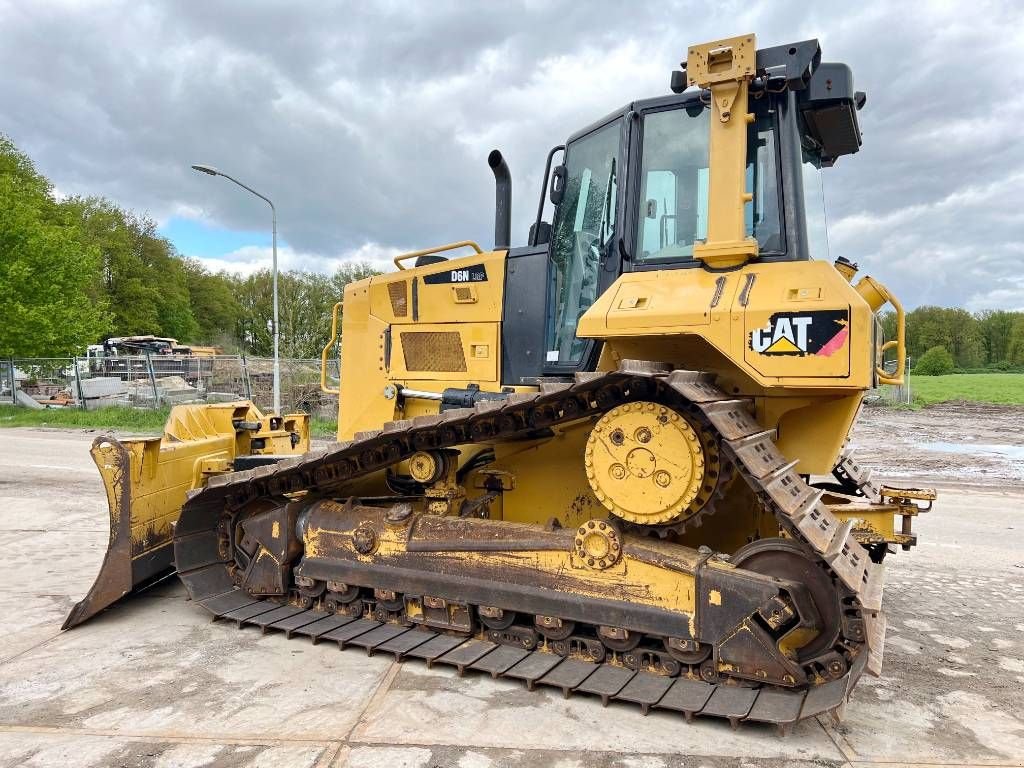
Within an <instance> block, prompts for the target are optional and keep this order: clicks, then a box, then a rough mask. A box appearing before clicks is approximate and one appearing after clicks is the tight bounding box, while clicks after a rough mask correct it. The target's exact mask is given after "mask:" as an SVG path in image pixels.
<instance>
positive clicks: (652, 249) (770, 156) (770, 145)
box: [636, 107, 784, 263]
mask: <svg viewBox="0 0 1024 768" xmlns="http://www.w3.org/2000/svg"><path fill="white" fill-rule="evenodd" d="M709 115H710V112H709V111H708V110H706V109H704V108H699V109H694V108H693V107H689V108H682V109H679V108H677V109H671V110H666V111H662V112H652V113H648V114H647V115H646V116H645V118H644V125H643V146H642V149H641V152H642V160H641V179H642V183H641V189H640V210H639V216H640V224H639V227H638V240H639V242H638V246H639V247H638V248H637V259H636V260H637V261H638V262H639V263H645V262H646V263H652V262H654V263H656V262H661V261H677V260H692V259H693V246H694V244H695V243H698V242H701V241H703V240H705V239H706V238H707V234H708V182H709V173H708V165H709V163H708V139H709V128H710V126H709V120H710V117H709ZM775 156H776V151H775V134H774V131H773V130H772V126H771V122H770V120H769V119H768V118H766V117H762V118H758V119H757V120H756V121H755V122H754V123H752V124H751V127H750V132H749V134H748V137H747V189H749V190H751V191H752V192H753V200H751V201H750V202H748V203H746V205H745V206H744V207H745V221H746V225H747V226H746V233H747V236H749V237H754V238H756V239H757V242H758V247H759V249H760V251H761V252H780V251H782V250H783V247H784V245H783V242H782V229H781V217H780V215H779V198H778V174H777V172H776V162H775Z"/></svg>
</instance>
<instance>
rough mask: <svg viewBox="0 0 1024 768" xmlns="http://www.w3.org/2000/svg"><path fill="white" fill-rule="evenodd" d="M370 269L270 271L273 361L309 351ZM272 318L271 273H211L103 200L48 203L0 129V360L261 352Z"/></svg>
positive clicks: (267, 350)
mask: <svg viewBox="0 0 1024 768" xmlns="http://www.w3.org/2000/svg"><path fill="white" fill-rule="evenodd" d="M373 274H376V271H375V270H374V269H373V268H372V267H371V266H370V265H369V264H366V263H358V262H357V263H350V264H346V265H343V266H342V267H340V268H339V269H338V270H337V271H335V273H334V274H333V275H325V274H320V273H311V272H304V271H298V270H292V271H285V272H281V273H279V274H278V292H279V306H280V310H279V314H280V331H281V354H282V356H284V357H297V358H308V357H317V356H319V354H320V348H321V347H322V346H323V344H324V342H325V341H326V336H327V333H328V330H329V328H330V317H331V308H332V307H333V305H334V303H335V302H336V301H338V300H339V299H340V298H341V296H342V294H343V291H344V287H345V285H347V284H348V283H349V282H351V281H353V280H359V279H362V278H364V277H368V276H370V275H373ZM272 317H273V312H272V290H271V274H270V270H269V269H265V270H261V271H258V272H256V273H254V274H252V275H249V276H247V277H242V276H240V275H236V274H231V273H228V272H211V271H210V270H208V269H207V268H206V267H205V266H203V264H202V263H201V262H199V261H197V260H196V259H190V258H184V257H182V256H181V254H179V253H178V252H177V251H176V250H175V248H174V245H173V244H172V243H171V242H170V241H168V240H167V239H166V238H164V237H161V236H160V234H159V232H158V231H157V225H156V223H155V222H154V221H153V220H152V219H150V218H149V217H148V216H145V215H139V214H137V213H134V212H132V211H129V210H125V209H124V208H121V207H120V206H118V205H116V204H114V203H113V202H111V201H110V200H106V199H104V198H102V197H69V198H65V199H58V196H57V195H56V194H55V193H54V189H53V185H52V184H51V183H50V181H49V180H48V179H47V178H46V177H45V176H43V175H42V174H41V173H40V172H39V171H38V170H37V169H36V167H35V165H34V164H33V162H32V160H31V159H30V158H29V157H28V156H27V155H26V154H25V153H23V152H21V151H20V150H18V148H17V147H16V146H15V145H14V143H13V142H12V141H11V140H10V139H9V138H7V137H6V136H3V135H2V134H0V357H66V356H70V355H76V354H83V353H84V350H85V347H86V346H87V345H89V344H94V343H98V342H100V341H102V340H103V339H104V338H107V337H110V336H133V335H144V334H152V335H154V336H169V337H172V338H175V339H178V340H179V341H181V342H182V343H186V344H208V345H216V346H220V347H222V348H223V349H224V350H225V351H226V352H245V353H247V354H250V355H257V356H264V355H270V354H271V353H272V350H273V335H272V326H271V318H272Z"/></svg>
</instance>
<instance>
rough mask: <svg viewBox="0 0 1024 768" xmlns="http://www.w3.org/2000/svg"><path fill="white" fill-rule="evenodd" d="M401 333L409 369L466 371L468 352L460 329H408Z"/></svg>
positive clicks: (406, 367)
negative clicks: (463, 343)
mask: <svg viewBox="0 0 1024 768" xmlns="http://www.w3.org/2000/svg"><path fill="white" fill-rule="evenodd" d="M400 335H401V337H402V352H403V354H404V355H405V369H406V370H407V371H433V372H436V373H462V372H465V371H466V354H465V352H463V350H462V336H461V335H460V334H459V332H458V331H406V332H404V333H402V334H400Z"/></svg>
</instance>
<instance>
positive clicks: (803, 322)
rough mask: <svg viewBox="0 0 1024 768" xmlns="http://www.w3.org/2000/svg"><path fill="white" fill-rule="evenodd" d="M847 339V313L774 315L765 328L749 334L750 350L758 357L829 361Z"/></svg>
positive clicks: (842, 311) (782, 313) (787, 313)
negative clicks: (768, 356) (798, 357)
mask: <svg viewBox="0 0 1024 768" xmlns="http://www.w3.org/2000/svg"><path fill="white" fill-rule="evenodd" d="M849 335H850V313H849V312H848V311H847V310H831V309H829V310H821V311H818V312H776V313H775V314H774V315H772V316H771V317H770V318H769V319H768V325H766V326H765V327H764V328H757V329H756V330H753V331H751V332H750V348H751V349H752V350H753V351H754V352H757V353H758V354H761V355H796V356H803V355H818V356H821V357H831V356H832V355H834V354H835V353H836V352H838V351H839V350H840V349H842V348H843V347H844V346H845V345H846V340H847V338H848V337H849Z"/></svg>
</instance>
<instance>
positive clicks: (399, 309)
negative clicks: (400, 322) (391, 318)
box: [388, 280, 409, 317]
mask: <svg viewBox="0 0 1024 768" xmlns="http://www.w3.org/2000/svg"><path fill="white" fill-rule="evenodd" d="M388 296H389V297H390V298H391V311H392V312H394V313H395V317H405V316H406V315H408V314H409V289H408V286H407V284H406V282H405V280H399V281H398V282H394V283H388Z"/></svg>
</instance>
